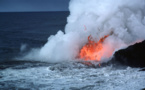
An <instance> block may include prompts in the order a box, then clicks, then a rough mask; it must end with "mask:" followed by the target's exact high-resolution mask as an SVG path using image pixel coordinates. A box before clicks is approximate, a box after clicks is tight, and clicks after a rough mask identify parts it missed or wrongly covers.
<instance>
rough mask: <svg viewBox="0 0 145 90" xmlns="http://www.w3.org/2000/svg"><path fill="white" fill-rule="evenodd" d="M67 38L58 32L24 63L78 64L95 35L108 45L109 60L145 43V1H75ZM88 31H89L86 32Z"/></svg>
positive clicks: (28, 56)
mask: <svg viewBox="0 0 145 90" xmlns="http://www.w3.org/2000/svg"><path fill="white" fill-rule="evenodd" d="M69 10H70V15H69V16H68V18H67V22H68V23H67V25H66V27H65V34H64V33H63V32H62V31H58V32H57V34H56V35H52V36H50V37H49V38H48V42H47V43H46V44H45V45H44V46H43V47H42V48H40V49H33V50H32V51H31V52H29V53H28V54H27V55H26V56H24V57H23V59H27V60H42V61H48V62H57V61H62V60H74V59H76V57H77V56H78V54H79V51H80V49H81V48H82V47H83V46H84V45H85V44H86V43H87V37H88V36H89V35H91V36H92V37H93V40H95V41H98V40H99V39H100V38H101V37H104V35H108V34H110V33H111V32H113V34H111V35H110V36H109V37H108V38H106V40H105V42H104V44H103V45H104V47H105V48H106V49H105V53H104V55H103V57H102V59H105V58H107V54H108V52H110V51H113V52H115V50H118V49H120V48H124V47H127V46H128V45H130V44H133V43H135V42H138V41H141V40H144V39H145V0H71V1H70V5H69ZM85 28H86V30H84V29H85Z"/></svg>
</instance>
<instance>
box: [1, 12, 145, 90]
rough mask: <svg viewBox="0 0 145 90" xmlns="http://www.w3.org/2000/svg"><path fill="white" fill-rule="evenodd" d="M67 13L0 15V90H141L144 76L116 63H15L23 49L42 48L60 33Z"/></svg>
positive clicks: (138, 69)
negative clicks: (99, 64) (48, 40)
mask: <svg viewBox="0 0 145 90" xmlns="http://www.w3.org/2000/svg"><path fill="white" fill-rule="evenodd" d="M68 15H69V12H10V13H6V12H5V13H0V90H141V89H143V88H145V72H143V71H140V68H131V67H127V66H122V65H118V64H117V63H116V65H115V63H113V64H108V65H104V66H103V65H101V66H100V67H98V66H94V65H87V64H85V63H80V62H75V61H74V62H73V61H70V62H68V61H67V62H60V63H55V64H52V63H48V62H41V61H29V60H16V59H15V57H17V56H20V55H21V51H22V49H23V48H24V47H27V49H26V51H25V52H27V51H29V50H30V49H31V48H39V47H42V46H43V45H44V44H45V43H46V42H47V38H48V37H49V36H50V35H55V34H56V33H57V31H58V30H62V31H63V32H64V28H65V25H66V23H67V20H66V19H67V16H68Z"/></svg>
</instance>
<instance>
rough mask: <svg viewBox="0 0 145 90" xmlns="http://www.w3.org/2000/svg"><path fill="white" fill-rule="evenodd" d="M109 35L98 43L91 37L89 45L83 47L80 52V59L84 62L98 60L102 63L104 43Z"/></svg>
mask: <svg viewBox="0 0 145 90" xmlns="http://www.w3.org/2000/svg"><path fill="white" fill-rule="evenodd" d="M108 36H109V35H106V36H104V37H103V38H101V39H100V40H99V41H98V42H97V43H96V42H95V41H92V40H91V35H90V36H89V37H88V43H87V44H86V45H85V46H83V48H82V49H81V51H80V54H79V56H80V58H81V59H84V60H97V61H100V59H101V57H102V56H103V53H104V51H103V44H102V43H103V41H104V40H105V39H106V38H107V37H108Z"/></svg>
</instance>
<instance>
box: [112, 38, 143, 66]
mask: <svg viewBox="0 0 145 90" xmlns="http://www.w3.org/2000/svg"><path fill="white" fill-rule="evenodd" d="M113 59H114V60H115V61H118V62H120V63H122V64H124V65H128V66H131V67H145V40H144V41H143V42H141V43H136V44H134V45H131V46H129V47H128V48H126V49H122V50H119V51H117V52H115V54H114V58H113Z"/></svg>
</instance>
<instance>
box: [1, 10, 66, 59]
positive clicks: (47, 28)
mask: <svg viewBox="0 0 145 90" xmlns="http://www.w3.org/2000/svg"><path fill="white" fill-rule="evenodd" d="M68 15H69V12H15V13H0V61H6V60H12V59H13V58H14V57H15V56H17V55H19V52H20V47H21V45H23V44H27V46H28V48H32V47H33V48H36V47H41V46H43V45H44V44H45V43H46V41H47V38H48V37H49V36H50V35H54V34H56V32H57V31H58V30H62V31H63V30H64V27H65V25H66V18H67V16H68Z"/></svg>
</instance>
